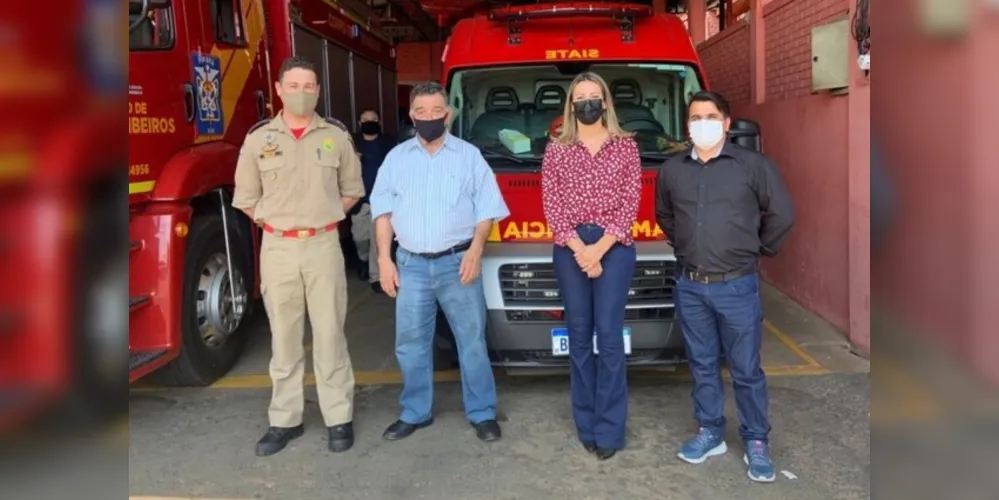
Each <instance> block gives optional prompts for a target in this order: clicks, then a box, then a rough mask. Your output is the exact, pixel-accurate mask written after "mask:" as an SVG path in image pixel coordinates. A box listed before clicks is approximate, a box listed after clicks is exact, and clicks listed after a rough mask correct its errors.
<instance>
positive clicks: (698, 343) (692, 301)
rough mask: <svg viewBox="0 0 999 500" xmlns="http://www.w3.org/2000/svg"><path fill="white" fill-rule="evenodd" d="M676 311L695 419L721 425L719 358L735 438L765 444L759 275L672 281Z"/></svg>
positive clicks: (721, 429)
mask: <svg viewBox="0 0 999 500" xmlns="http://www.w3.org/2000/svg"><path fill="white" fill-rule="evenodd" d="M676 310H677V316H678V318H679V320H680V328H681V330H682V331H683V341H684V343H685V344H686V348H687V357H688V358H689V359H690V371H691V373H692V374H693V377H694V391H693V394H692V396H693V399H694V418H695V419H696V420H697V422H698V424H700V426H701V427H705V428H707V429H711V430H712V431H716V432H722V433H723V432H724V428H725V415H724V410H725V389H724V387H723V386H722V378H721V366H720V365H721V363H720V358H721V356H722V355H723V354H724V356H725V361H726V363H727V364H728V370H729V374H731V376H732V388H733V390H734V391H735V404H736V413H737V415H738V416H739V422H740V424H741V425H740V426H739V436H740V437H741V438H742V440H743V441H749V440H753V439H759V440H761V441H763V442H767V435H768V434H769V433H770V421H769V419H768V418H767V404H768V399H767V379H766V376H765V375H764V374H763V369H762V368H761V367H760V347H761V344H762V342H763V307H762V305H761V303H760V281H759V275H758V274H757V273H753V274H750V275H747V276H742V277H739V278H735V279H732V280H729V281H725V282H720V283H709V284H704V283H698V282H695V281H690V280H689V279H687V278H685V277H682V276H681V277H680V278H679V279H677V283H676Z"/></svg>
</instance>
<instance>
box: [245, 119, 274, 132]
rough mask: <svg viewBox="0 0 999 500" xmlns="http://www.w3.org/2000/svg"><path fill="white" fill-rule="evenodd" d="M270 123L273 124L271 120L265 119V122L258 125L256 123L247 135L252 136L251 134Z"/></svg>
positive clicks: (261, 121) (262, 121)
mask: <svg viewBox="0 0 999 500" xmlns="http://www.w3.org/2000/svg"><path fill="white" fill-rule="evenodd" d="M270 122H271V119H270V118H265V119H263V120H260V121H259V122H257V123H254V124H253V126H252V127H250V130H249V131H247V132H246V135H250V134H252V133H254V132H256V131H257V129H259V128H260V127H263V126H264V125H267V124H268V123H270Z"/></svg>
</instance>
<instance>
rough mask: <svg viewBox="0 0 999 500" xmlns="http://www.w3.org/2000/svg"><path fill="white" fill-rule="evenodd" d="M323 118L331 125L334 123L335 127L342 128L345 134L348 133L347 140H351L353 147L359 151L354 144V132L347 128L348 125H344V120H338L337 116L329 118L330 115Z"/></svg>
mask: <svg viewBox="0 0 999 500" xmlns="http://www.w3.org/2000/svg"><path fill="white" fill-rule="evenodd" d="M323 120H325V121H326V123H329V124H330V125H333V126H334V127H336V128H338V129H340V130H341V131H342V132H343V133H344V134H346V136H347V140H348V141H350V146H351V148H353V149H354V151H357V147H356V146H355V145H354V134H351V133H350V130H347V126H346V125H344V124H343V122H342V121H340V120H337V119H336V118H329V117H326V118H323Z"/></svg>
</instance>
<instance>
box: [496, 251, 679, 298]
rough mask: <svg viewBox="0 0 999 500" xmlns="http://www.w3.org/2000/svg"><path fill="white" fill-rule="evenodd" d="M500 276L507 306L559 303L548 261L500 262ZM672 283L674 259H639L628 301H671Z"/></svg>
mask: <svg viewBox="0 0 999 500" xmlns="http://www.w3.org/2000/svg"><path fill="white" fill-rule="evenodd" d="M499 279H500V290H501V291H502V293H503V303H504V304H505V305H507V306H525V307H532V306H533V307H551V306H558V307H561V306H562V297H561V294H560V293H559V290H558V283H557V282H556V280H555V268H554V265H553V264H552V263H550V262H546V263H540V262H539V263H529V264H504V265H502V266H500V269H499ZM675 285H676V262H675V261H670V260H652V261H638V262H637V263H636V265H635V275H634V276H633V277H632V279H631V288H630V289H629V290H628V294H629V297H628V305H629V306H636V305H653V304H660V305H661V304H664V303H670V304H671V303H672V302H673V287H674V286H675Z"/></svg>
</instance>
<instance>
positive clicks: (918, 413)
mask: <svg viewBox="0 0 999 500" xmlns="http://www.w3.org/2000/svg"><path fill="white" fill-rule="evenodd" d="M874 381H875V382H874V384H873V386H874V390H881V391H887V392H881V393H880V397H876V398H872V401H871V422H873V423H877V424H888V423H899V422H926V421H931V420H935V419H937V418H939V417H940V416H941V414H942V413H943V410H942V408H941V403H940V401H939V400H938V399H937V398H935V397H934V396H933V395H932V394H930V391H928V390H926V389H925V388H923V387H921V385H920V383H919V382H918V381H917V380H915V379H914V378H913V377H912V376H911V375H909V374H908V373H906V370H905V369H903V368H902V367H900V366H898V365H897V364H896V363H894V362H892V361H890V360H887V359H882V360H879V361H878V367H877V375H876V376H875V377H874ZM875 400H876V401H878V402H879V404H878V408H879V410H878V411H876V412H875V411H874V401H875Z"/></svg>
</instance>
